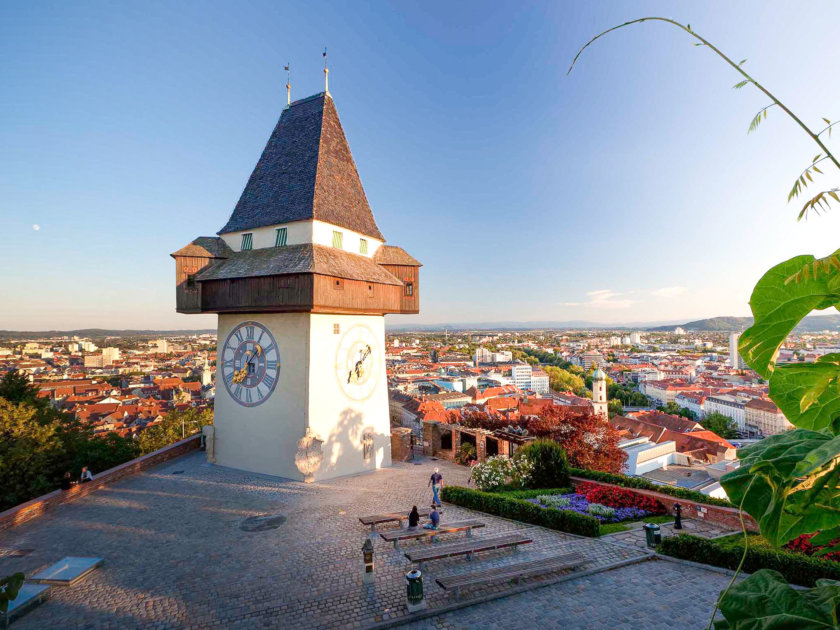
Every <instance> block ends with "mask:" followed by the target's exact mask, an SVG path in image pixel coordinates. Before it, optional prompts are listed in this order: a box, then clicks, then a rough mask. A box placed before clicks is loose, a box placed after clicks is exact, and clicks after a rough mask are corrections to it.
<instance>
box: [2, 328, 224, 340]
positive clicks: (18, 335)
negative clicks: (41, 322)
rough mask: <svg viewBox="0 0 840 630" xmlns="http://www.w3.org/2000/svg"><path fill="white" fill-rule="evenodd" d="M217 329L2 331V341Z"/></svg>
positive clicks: (199, 332) (158, 334)
mask: <svg viewBox="0 0 840 630" xmlns="http://www.w3.org/2000/svg"><path fill="white" fill-rule="evenodd" d="M208 333H213V334H215V333H216V330H215V329H211V328H205V329H201V330H109V329H107V328H80V329H79V330H0V340H2V339H49V338H51V337H82V338H84V337H87V338H89V339H94V338H96V339H100V338H102V337H165V336H173V335H205V334H208Z"/></svg>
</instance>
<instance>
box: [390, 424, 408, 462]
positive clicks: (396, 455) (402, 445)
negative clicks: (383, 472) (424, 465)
mask: <svg viewBox="0 0 840 630" xmlns="http://www.w3.org/2000/svg"><path fill="white" fill-rule="evenodd" d="M412 459H413V453H412V452H411V429H409V428H408V427H397V428H393V429H391V461H392V462H409V461H411V460H412Z"/></svg>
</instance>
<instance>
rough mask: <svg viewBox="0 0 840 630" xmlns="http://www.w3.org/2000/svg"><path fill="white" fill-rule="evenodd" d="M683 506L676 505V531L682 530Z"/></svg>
mask: <svg viewBox="0 0 840 630" xmlns="http://www.w3.org/2000/svg"><path fill="white" fill-rule="evenodd" d="M682 528H683V526H682V506H681V505H680V504H679V503H674V529H682Z"/></svg>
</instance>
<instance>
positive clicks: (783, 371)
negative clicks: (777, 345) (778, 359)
mask: <svg viewBox="0 0 840 630" xmlns="http://www.w3.org/2000/svg"><path fill="white" fill-rule="evenodd" d="M770 397H771V398H772V399H773V401H774V402H775V403H776V404H777V405H778V406H779V409H781V410H782V413H784V414H785V417H787V419H788V420H790V421H791V422H792V423H793V424H795V425H796V426H798V427H800V428H802V429H811V430H813V431H821V430H823V429H828V430H830V431H831V432H832V433H834V434H835V435H836V434H838V433H840V354H827V355H825V356H824V357H820V359H819V360H818V361H817V362H816V363H795V364H791V365H779V366H776V370H775V371H774V372H773V375H772V376H771V377H770Z"/></svg>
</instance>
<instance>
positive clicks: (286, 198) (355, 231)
mask: <svg viewBox="0 0 840 630" xmlns="http://www.w3.org/2000/svg"><path fill="white" fill-rule="evenodd" d="M172 256H173V258H175V267H176V283H177V288H176V310H177V311H178V312H179V313H218V353H217V357H216V400H215V420H214V423H215V429H214V433H215V435H214V440H213V442H214V452H215V461H216V463H217V464H219V465H222V466H230V467H232V468H238V469H242V470H249V471H253V472H259V473H265V474H269V475H278V476H281V477H287V478H291V479H299V480H307V481H312V480H320V479H329V478H331V477H337V476H342V475H348V474H353V473H358V472H362V471H366V470H374V469H376V468H380V467H383V466H389V465H390V463H391V452H390V450H391V447H390V445H391V441H390V433H391V431H390V419H389V413H388V388H387V382H386V375H385V355H384V353H385V315H386V314H395V313H417V312H419V288H420V287H419V273H418V272H419V268H420V263H419V262H417V260H415V259H414V258H412V257H411V256H410V255H408V254H407V253H406V252H405V251H404V250H403V249H401V248H399V247H394V246H391V245H386V244H385V237H384V236H383V235H382V233H381V232H380V231H379V228H378V227H377V225H376V221H375V219H374V217H373V213H372V212H371V209H370V206H369V205H368V201H367V197H366V196H365V192H364V189H363V188H362V183H361V180H360V179H359V175H358V173H357V171H356V165H355V163H354V162H353V157H352V155H351V154H350V148H349V146H348V144H347V140H346V138H345V136H344V131H343V130H342V128H341V123H340V122H339V119H338V113H337V112H336V109H335V105H334V103H333V100H332V97H331V96H330V94H329V92H323V93H321V94H317V95H315V96H311V97H309V98H305V99H302V100H299V101H295V102H294V103H291V104H290V105H288V106H287V107H286V108H285V109H284V110H283V113H282V115H281V116H280V120H279V122H278V123H277V125H276V127H275V128H274V131H273V133H272V134H271V137H270V138H269V140H268V144H267V145H266V147H265V149H264V150H263V153H262V156H261V157H260V160H259V162H257V165H256V167H255V168H254V171H253V173H252V174H251V177H250V179H249V180H248V183H247V184H246V186H245V190H244V191H243V193H242V196H241V197H240V199H239V202H238V203H237V204H236V207H235V208H234V210H233V214H231V216H230V219H229V220H228V222H227V223H226V224H225V226H224V227H223V228H222V229H221V230H220V231H219V232H218V233H217V236H205V237H199V238H197V239H195V240H194V241H192V242H191V243H190V244H189V245H187V246H185V247H183V248H182V249H180V250H178V251H177V252H175V253H174V254H172Z"/></svg>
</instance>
